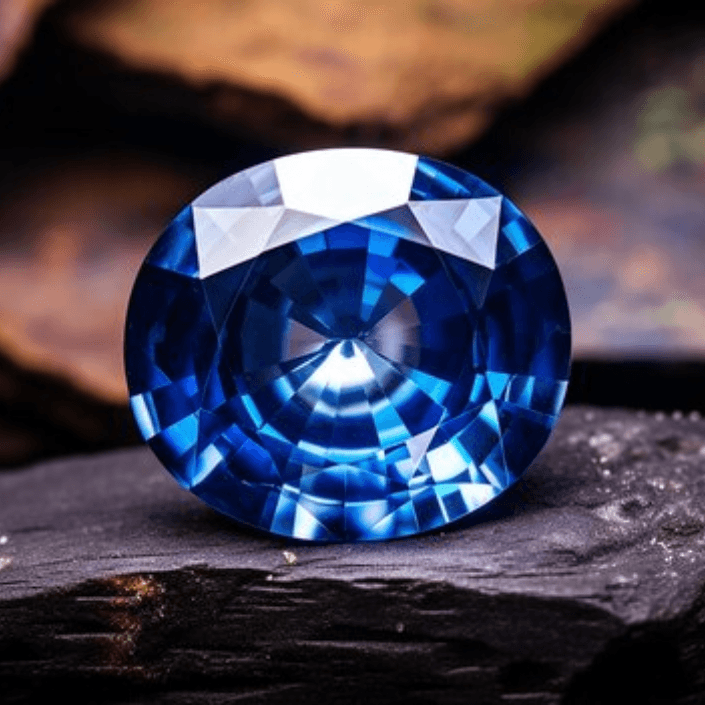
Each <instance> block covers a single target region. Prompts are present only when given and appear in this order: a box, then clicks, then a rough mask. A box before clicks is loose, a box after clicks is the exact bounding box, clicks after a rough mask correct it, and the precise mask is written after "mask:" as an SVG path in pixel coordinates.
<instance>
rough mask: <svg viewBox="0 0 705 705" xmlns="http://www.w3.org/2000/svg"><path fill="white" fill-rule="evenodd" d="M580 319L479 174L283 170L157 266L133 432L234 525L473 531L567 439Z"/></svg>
mask: <svg viewBox="0 0 705 705" xmlns="http://www.w3.org/2000/svg"><path fill="white" fill-rule="evenodd" d="M569 358H570V323H569V315H568V308H567V304H566V299H565V294H564V290H563V285H562V282H561V279H560V276H559V274H558V270H557V268H556V265H555V263H554V261H553V258H552V257H551V254H550V252H549V250H548V248H547V246H546V244H545V243H544V242H543V240H542V239H541V238H540V236H539V235H538V233H537V232H536V230H535V229H534V227H533V226H532V225H531V224H530V223H529V221H528V220H527V219H526V217H525V216H524V215H523V214H522V213H521V212H520V211H519V210H518V209H517V208H516V207H515V206H514V205H513V204H512V203H511V202H510V201H509V200H508V199H507V198H506V197H504V196H502V195H501V194H500V193H498V192H497V191H495V190H494V189H493V188H491V187H490V186H488V185H487V184H486V183H484V182H483V181H482V180H480V179H479V178H477V177H475V176H473V175H471V174H468V173H467V172H464V171H462V170H460V169H457V168H455V167H453V166H450V165H448V164H444V163H441V162H437V161H434V160H431V159H427V158H424V157H416V156H414V155H410V154H404V153H400V152H390V151H384V150H375V149H334V150H321V151H314V152H308V153H303V154H298V155H293V156H288V157H282V158H280V159H275V160H273V161H271V162H267V163H265V164H261V165H259V166H256V167H253V168H251V169H247V170H245V171H243V172H240V173H238V174H236V175H234V176H232V177H230V178H228V179H225V180H224V181H221V182H220V183H218V184H216V185H215V186H213V187H212V188H211V189H209V190H208V191H206V192H205V193H204V194H203V195H201V196H199V197H198V198H197V199H196V200H195V201H193V203H192V204H190V205H189V206H188V207H186V208H185V209H184V210H183V211H182V212H181V213H180V214H179V215H177V217H176V218H175V219H174V220H173V221H172V223H171V224H170V225H169V227H168V228H167V230H166V232H165V233H164V234H163V235H162V236H161V238H160V239H159V240H158V241H157V243H156V244H155V245H154V247H153V248H152V250H151V252H150V253H149V255H148V256H147V259H146V260H145V263H144V265H143V266H142V269H141V270H140V273H139V275H138V277H137V281H136V283H135V287H134V291H133V294H132V299H131V302H130V307H129V313H128V322H127V330H126V368H127V379H128V384H129V388H130V395H131V397H130V401H131V406H132V409H133V412H134V415H135V418H136V420H137V424H138V426H139V428H140V430H141V432H142V434H143V435H144V437H145V439H146V440H147V441H148V443H149V445H150V446H151V448H152V449H153V450H154V452H155V453H156V455H157V456H158V457H159V459H160V460H161V461H162V463H163V464H164V465H165V466H166V468H167V469H168V470H169V471H170V472H171V473H172V474H173V475H174V477H175V478H176V479H177V480H178V481H179V482H180V483H181V484H182V485H183V486H184V487H186V488H188V489H190V490H191V491H192V492H193V493H194V494H196V495H198V496H199V497H200V498H201V499H203V500H204V501H205V502H207V503H208V504H209V505H210V506H212V507H213V508H215V509H217V510H219V511H221V512H223V513H225V514H227V515H229V516H231V517H233V518H234V519H236V520H237V521H239V522H242V523H244V524H247V525H250V526H253V527H256V528H258V529H262V530H265V531H268V532H272V533H274V534H279V535H282V536H286V537H294V538H298V539H311V540H321V541H365V540H375V539H389V538H394V537H399V536H406V535H410V534H416V533H419V532H423V531H427V530H430V529H434V528H437V527H440V526H443V525H446V524H449V523H451V522H454V521H456V520H458V519H461V518H463V517H466V516H467V515H468V514H470V513H471V512H473V511H475V510H476V509H478V508H479V507H482V506H483V505H484V504H486V503H487V502H488V501H489V500H491V499H492V498H493V497H496V496H497V495H498V494H499V493H501V492H502V491H503V490H505V489H506V488H507V487H509V486H510V485H511V484H512V483H513V482H514V481H515V480H516V479H517V478H518V477H519V476H520V475H521V473H523V472H524V471H525V470H526V468H527V467H528V466H529V464H530V463H531V461H532V460H533V459H534V458H535V456H536V454H537V453H538V452H539V450H540V449H541V447H542V446H543V445H544V443H545V442H546V439H547V438H548V435H549V433H550V431H551V429H552V428H553V426H554V424H555V422H556V420H557V417H558V413H559V411H560V408H561V405H562V403H563V398H564V395H565V391H566V385H567V379H568V372H569Z"/></svg>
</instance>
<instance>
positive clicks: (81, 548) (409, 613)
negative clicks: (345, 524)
mask: <svg viewBox="0 0 705 705" xmlns="http://www.w3.org/2000/svg"><path fill="white" fill-rule="evenodd" d="M704 469H705V421H703V420H701V419H700V418H699V416H697V415H681V414H674V415H671V416H665V415H663V414H645V413H641V414H640V413H636V412H629V411H607V410H599V409H595V408H587V407H582V408H581V407H569V408H568V409H566V411H565V412H564V415H563V417H562V419H561V422H560V424H559V426H558V428H557V430H556V433H555V434H554V436H553V437H552V440H551V441H550V443H549V445H548V447H547V448H546V449H545V451H544V453H542V455H541V456H540V457H539V459H538V460H537V462H536V463H535V464H534V466H533V467H532V468H531V469H530V471H529V472H527V473H526V475H525V476H524V478H523V479H522V480H521V481H520V482H519V483H518V484H517V485H516V486H515V487H514V488H512V489H511V490H510V491H508V492H506V493H505V494H504V495H503V496H502V497H500V498H499V500H498V501H497V502H496V503H495V505H494V506H493V507H491V508H490V509H489V510H487V511H485V512H484V514H483V516H482V517H479V518H477V519H476V520H475V521H473V522H472V523H471V524H468V525H466V526H464V527H462V528H459V529H456V530H446V531H444V532H439V533H436V534H432V535H428V536H425V537H421V538H413V539H407V540H402V541H397V542H391V543H385V544H364V545H338V546H312V545H302V544H293V543H286V542H284V541H282V540H277V539H272V538H268V537H262V536H257V535H254V534H250V533H247V532H244V531H242V530H240V529H238V528H237V527H235V526H233V525H232V524H231V523H230V522H228V521H226V520H225V519H222V518H220V517H218V516H216V515H215V514H214V513H213V512H211V511H210V510H208V509H207V508H205V507H204V506H203V505H202V504H201V503H200V502H199V501H198V500H196V499H195V498H193V497H191V496H190V495H189V494H188V493H186V492H183V491H181V490H180V489H179V488H178V487H177V485H176V484H175V483H174V482H173V481H172V480H171V479H170V478H169V476H168V475H167V474H166V473H165V472H164V471H163V470H162V469H161V468H160V467H159V466H158V463H157V461H156V460H155V459H154V458H153V457H152V456H151V455H150V454H149V452H148V451H147V450H143V449H140V450H130V451H120V452H115V453H111V454H104V455H99V456H93V457H85V458H75V459H71V460H63V461H55V462H52V463H47V464H44V465H40V466H37V467H34V468H30V469H27V470H19V471H17V472H13V473H6V474H5V475H4V476H0V498H1V504H0V701H2V702H3V703H5V702H8V703H13V702H46V701H47V700H49V699H55V698H57V696H59V695H61V694H64V695H68V696H70V697H71V698H73V699H74V701H76V702H91V703H94V702H95V703H103V702H106V703H107V702H116V703H127V702H157V703H221V702H238V703H265V702H266V703H292V702H293V703H329V702H330V703H358V702H364V703H371V704H374V703H397V702H398V703H402V702H403V703H411V704H412V705H413V704H416V705H421V704H422V703H423V704H427V703H428V704H430V703H461V702H462V703H468V702H470V703H473V705H477V704H482V703H515V702H517V703H531V704H539V703H540V704H544V703H546V704H548V703H565V704H567V705H583V704H587V703H591V704H592V703H595V704H598V703H599V704H600V705H610V704H611V703H615V704H616V703H640V704H645V703H647V704H648V703H653V704H656V703H679V704H680V705H686V704H687V705H695V703H702V702H705V602H704V600H703V586H704V585H705V550H704V545H705V532H704V531H703V530H704V528H705V473H704V472H703V470H704Z"/></svg>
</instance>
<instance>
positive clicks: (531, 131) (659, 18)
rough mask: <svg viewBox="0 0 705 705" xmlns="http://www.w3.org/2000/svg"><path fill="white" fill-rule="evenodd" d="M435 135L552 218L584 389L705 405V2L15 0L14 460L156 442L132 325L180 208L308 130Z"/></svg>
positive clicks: (4, 435)
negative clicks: (133, 293) (139, 292)
mask: <svg viewBox="0 0 705 705" xmlns="http://www.w3.org/2000/svg"><path fill="white" fill-rule="evenodd" d="M340 145H368V146H382V147H390V148H397V149H405V150H409V151H414V152H419V153H424V154H428V155H432V156H437V157H441V158H444V159H446V160H447V161H450V162H453V163H455V164H457V165H459V166H462V167H464V168H466V169H468V170H470V171H473V172H475V173H477V174H479V175H480V176H482V177H483V178H485V179H486V180H487V181H489V182H490V183H492V184H493V185H494V186H496V187H497V188H499V189H500V190H503V191H504V192H506V193H507V194H509V195H510V196H511V197H512V198H513V199H514V200H515V201H516V202H517V203H518V204H519V205H520V206H521V207H522V208H523V209H524V210H525V211H526V212H527V213H528V215H529V216H530V217H531V218H532V219H533V221H534V222H535V223H536V225H537V226H538V228H539V230H540V231H541V232H542V233H543V235H544V236H545V238H546V239H547V240H548V241H549V243H550V245H551V247H552V249H553V252H554V254H555V256H556V258H557V260H558V263H559V266H560V268H561V271H562V273H563V276H564V279H565V283H566V288H567V291H568V297H569V301H570V305H571V311H572V317H573V326H574V353H575V359H576V362H575V364H574V369H573V380H572V384H571V391H570V400H571V401H573V402H589V403H599V404H608V405H620V406H627V407H632V408H646V409H663V410H665V411H670V412H675V413H696V414H697V413H699V412H701V411H704V412H705V8H703V5H702V4H696V3H690V2H685V1H684V0H644V1H643V2H636V0H0V465H3V466H6V467H12V466H19V465H22V464H25V463H27V462H30V461H34V460H36V459H38V458H41V457H47V456H52V455H57V454H65V453H72V452H87V451H94V450H99V449H103V448H110V447H116V446H119V445H125V444H129V443H134V442H136V441H137V436H136V432H135V430H134V427H133V425H132V421H131V418H130V414H129V412H128V409H127V392H126V386H125V382H124V375H123V366H122V334H123V325H124V318H125V310H126V305H127V300H128V296H129V292H130V289H131V286H132V282H133V280H134V277H135V275H136V272H137V268H138V267H139V264H140V262H141V260H142V258H143V257H144V255H145V254H146V252H147V250H148V249H149V247H150V246H151V244H152V243H153V242H154V240H155V238H156V237H157V236H158V235H159V234H160V232H161V230H162V229H163V227H164V225H165V224H166V223H167V222H168V221H169V220H170V219H171V217H172V216H173V215H174V214H175V213H176V212H177V211H178V210H179V209H180V208H181V207H182V206H183V205H184V204H186V203H187V202H189V201H190V200H191V199H192V198H193V197H195V196H196V195H197V194H198V193H200V192H201V191H202V190H203V189H204V188H205V187H207V186H208V185H210V184H211V183H213V182H214V181H216V180H218V179H220V178H223V177H224V176H226V175H228V174H230V173H232V172H234V171H236V170H239V169H241V168H244V167H246V166H249V165H252V164H254V163H257V162H260V161H263V160H266V159H270V158H273V157H275V156H277V155H280V154H285V153H289V152H293V151H297V150H300V149H305V148H311V147H320V146H340Z"/></svg>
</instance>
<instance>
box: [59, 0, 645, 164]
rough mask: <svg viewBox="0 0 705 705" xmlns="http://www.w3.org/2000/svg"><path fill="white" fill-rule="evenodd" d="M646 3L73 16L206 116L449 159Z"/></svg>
mask: <svg viewBox="0 0 705 705" xmlns="http://www.w3.org/2000/svg"><path fill="white" fill-rule="evenodd" d="M632 4H634V2H633V0H577V1H576V0H572V1H571V2H564V0H543V1H541V2H535V0H519V1H518V2H513V3H496V2H494V0H424V1H423V2H414V3H409V2H406V0H394V1H387V2H384V3H375V2H368V1H367V0H341V1H338V2H321V1H320V0H295V1H294V2H292V1H291V0H264V1H260V2H256V3H247V2H246V3H232V2H228V0H209V2H203V1H202V0H178V1H177V2H174V0H147V1H143V2H140V3H136V2H134V1H133V0H114V1H113V2H109V3H88V4H87V5H85V4H84V5H82V6H79V8H78V9H72V8H71V7H69V9H68V10H67V13H66V16H65V18H64V20H63V24H62V26H65V27H67V28H68V32H69V33H70V34H71V36H72V37H74V38H75V39H76V40H77V41H79V42H80V43H82V44H84V45H85V46H87V47H91V48H92V49H95V50H98V51H100V52H101V53H104V54H107V55H110V56H113V57H116V58H117V59H118V60H119V61H120V62H121V63H122V64H123V65H125V66H127V67H130V68H132V69H133V70H137V71H140V72H147V73H150V72H151V73H153V74H154V73H156V74H162V75H167V76H171V77H175V78H177V79H178V81H179V82H180V83H182V84H184V85H186V86H189V87H190V88H191V89H193V90H194V95H193V101H194V105H196V106H198V111H199V113H200V114H201V115H202V116H207V118H208V119H209V120H210V121H211V122H212V123H213V124H218V125H221V126H227V127H229V128H231V129H233V128H234V129H236V130H238V129H240V130H241V129H243V128H244V129H246V130H248V131H250V132H252V133H254V134H256V135H257V136H258V137H259V138H260V139H262V140H263V141H264V142H267V143H284V144H287V145H289V146H291V145H299V146H301V145H311V144H319V145H320V144H325V143H330V142H333V143H336V142H337V143H339V142H340V140H341V139H344V140H346V141H358V142H363V143H366V144H368V145H369V144H371V143H374V144H379V145H386V146H394V147H401V148H404V149H407V150H410V151H414V152H417V151H418V152H425V153H442V152H449V151H450V150H451V149H453V148H457V147H458V146H461V145H463V144H465V143H467V142H468V141H469V140H470V139H472V138H473V137H475V136H476V135H477V134H479V132H481V131H482V129H484V128H485V127H486V125H487V124H488V122H489V121H490V119H491V117H492V115H493V114H494V113H495V112H496V111H497V110H498V109H499V108H500V107H502V106H503V105H504V104H506V102H507V101H511V100H515V99H517V98H520V97H523V96H525V95H526V94H527V93H528V92H529V91H530V90H531V88H532V87H533V86H535V85H536V83H537V82H538V81H539V80H541V79H542V78H543V77H545V76H546V75H547V74H548V73H550V72H551V70H553V69H555V68H556V67H557V66H559V65H560V64H561V63H562V62H563V61H565V59H566V58H567V57H568V56H569V55H571V54H573V53H575V52H576V51H577V50H578V49H579V48H580V47H582V46H583V45H585V44H586V43H587V41H588V40H589V39H590V38H591V37H592V36H594V35H595V34H596V32H597V31H598V30H599V29H600V28H601V27H602V26H604V24H605V23H606V22H607V21H608V20H610V19H611V18H612V17H614V15H615V14H617V13H619V12H623V11H624V10H625V9H626V8H627V7H629V6H631V5H632ZM135 98H136V96H134V97H133V100H134V99H135Z"/></svg>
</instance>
